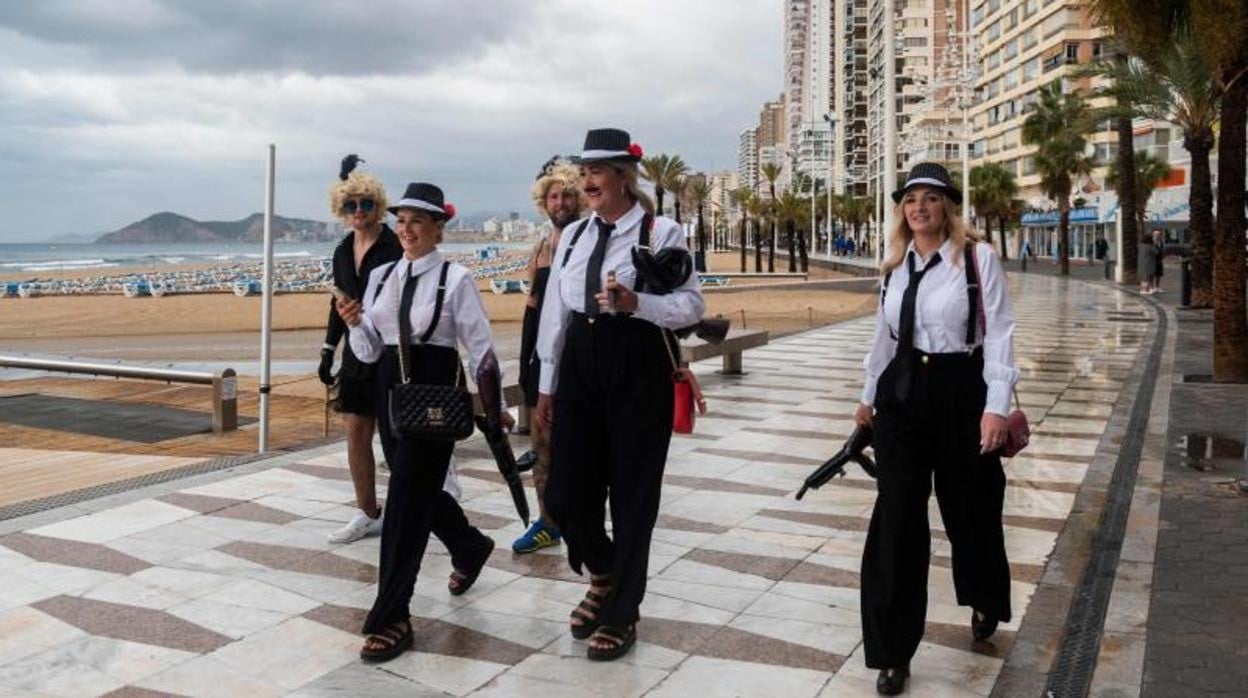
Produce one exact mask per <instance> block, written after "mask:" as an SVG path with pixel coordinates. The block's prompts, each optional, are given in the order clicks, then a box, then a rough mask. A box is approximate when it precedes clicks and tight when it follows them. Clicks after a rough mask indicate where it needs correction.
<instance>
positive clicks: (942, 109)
mask: <svg viewBox="0 0 1248 698" xmlns="http://www.w3.org/2000/svg"><path fill="white" fill-rule="evenodd" d="M966 1H967V0H894V3H893V5H894V7H893V9H894V12H895V13H896V14H895V16H893V17H889V18H886V17H885V16H884V4H885V3H884V0H867V42H866V43H867V45H866V60H867V74H868V89H867V92H868V97H867V104H868V113H869V115H870V116H869V117H868V120H867V144H868V145H867V171H868V176H869V178H870V180H871V182H872V184H871V190H872V191H873V192H877V191H878V189H877V188H876V187H877V186H879V179H880V173H881V172H882V171H883V167H884V162H885V161H884V158H885V157H886V154H885V153H884V152H883V151H884V92H885V90H884V39H885V35H884V32H885V31H892V32H894V37H895V41H894V46H895V49H896V61H897V73H896V75H897V78H896V106H897V134H898V152H895V153H890V154H887V156H888V157H893V158H894V159H895V163H896V166H895V169H896V172H897V173H898V175H899V176H900V175H901V174H904V173H905V171H906V169H907V168H908V167H909V165H910V163H911V162H912V161H917V159H923V160H937V161H942V162H949V163H951V164H956V162H957V161H958V160H959V158H960V157H961V155H960V151H958V143H959V142H960V140H961V133H962V129H961V114H960V111H959V110H958V109H956V108H954V107H953V105H952V104H951V100H950V94H949V93H950V87H949V83H950V81H952V80H955V79H957V78H958V77H960V73H961V58H960V56H961V47H960V46H959V47H958V48H957V50H956V55H950V54H949V51H950V50H951V49H952V47H951V46H950V45H949V39H950V32H951V30H952V32H953V33H954V34H955V39H956V40H957V42H958V43H961V39H960V38H957V36H960V32H961V31H962V29H961V27H962V26H963V25H964V24H965V19H964V18H965V16H966V11H965V5H964V4H963V3H964V2H966ZM916 158H917V159H916ZM883 187H884V190H885V192H889V191H891V190H892V189H893V188H894V187H895V184H894V183H889V182H885V183H883Z"/></svg>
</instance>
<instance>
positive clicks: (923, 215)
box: [854, 163, 1019, 695]
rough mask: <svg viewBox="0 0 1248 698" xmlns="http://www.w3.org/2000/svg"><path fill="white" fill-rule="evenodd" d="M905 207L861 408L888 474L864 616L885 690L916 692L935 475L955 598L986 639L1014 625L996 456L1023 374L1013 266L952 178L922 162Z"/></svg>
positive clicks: (904, 192) (899, 199) (865, 583)
mask: <svg viewBox="0 0 1248 698" xmlns="http://www.w3.org/2000/svg"><path fill="white" fill-rule="evenodd" d="M893 201H894V202H896V203H897V204H898V206H897V209H896V210H897V223H896V226H895V227H894V229H893V232H892V235H891V238H890V241H889V255H888V257H887V259H885V260H884V263H883V265H882V271H883V274H884V280H883V285H882V286H883V288H882V292H881V294H882V295H881V302H880V307H879V310H878V311H877V314H876V327H875V337H874V341H873V342H872V345H871V350H870V353H869V354H868V355H867V357H866V360H865V361H864V364H865V366H866V376H865V380H864V386H863V391H862V400H861V404H860V405H859V406H858V408H857V410H856V411H855V413H854V419H855V421H856V422H857V423H858V424H862V425H868V424H869V425H871V426H872V428H873V431H874V445H875V453H876V459H877V462H878V464H879V469H880V477H879V481H878V482H877V489H878V496H877V497H876V501H875V510H874V512H873V514H872V516H871V526H870V529H869V530H868V533H867V541H866V546H865V548H864V551H863V558H862V623H863V641H864V646H865V651H866V663H867V666H868V667H870V668H872V669H879V670H880V675H879V678H878V679H877V681H876V689H877V691H878V692H879V693H881V694H885V695H896V694H898V693H901V692H902V691H904V690H905V684H906V678H907V677H908V676H909V673H910V669H909V663H910V659H911V657H913V656H914V653H915V651H916V650H917V649H918V645H919V641H920V640H921V639H922V637H923V628H924V622H925V616H926V612H927V571H928V563H929V558H930V551H931V535H930V531H929V528H928V520H927V502H928V497H929V495H930V493H931V490H932V482H933V477H934V480H935V489H936V500H937V502H938V503H939V505H940V512H941V519H942V521H943V523H944V527H945V532H946V533H947V534H948V537H949V541H950V543H951V545H952V548H953V580H954V588H955V590H956V594H957V601H958V604H959V605H963V606H971V607H972V609H973V610H972V619H971V626H972V633H973V636H974V638H975V639H976V640H984V639H987V638H988V636H990V635H991V634H992V633H993V632H994V631H995V630H996V627H997V623H998V622H1008V621H1009V620H1010V568H1009V563H1008V562H1007V561H1006V556H1005V539H1004V535H1003V532H1002V526H1001V510H1002V506H1003V502H1004V493H1005V473H1004V471H1003V470H1002V468H1001V459H1000V457H999V456H998V452H999V450H1000V448H1001V446H1002V445H1004V443H1005V435H1006V422H1005V416H1006V415H1007V414H1008V413H1009V406H1010V393H1011V391H1012V389H1013V386H1014V384H1015V383H1016V382H1017V381H1018V376H1019V373H1018V370H1017V369H1015V368H1014V349H1013V337H1014V314H1013V311H1012V309H1011V308H1010V299H1009V294H1008V289H1007V286H1006V279H1005V274H1004V272H1003V271H1002V268H1001V263H1000V260H999V259H998V258H997V256H996V254H995V253H993V251H992V247H991V246H990V245H987V244H985V243H982V242H975V241H973V240H970V239H968V236H967V232H966V228H965V226H964V224H963V223H962V220H961V218H960V217H959V215H958V208H957V207H958V206H959V205H961V203H962V193H961V192H960V191H958V189H957V188H956V187H954V186H953V184H952V183H951V181H950V178H949V173H948V172H947V171H946V170H945V168H944V167H942V166H940V165H937V164H934V163H920V164H918V165H915V166H914V168H913V169H911V170H910V173H909V175H908V176H907V179H906V184H905V186H904V187H902V188H901V189H899V190H897V191H896V192H894V193H893ZM976 282H978V285H979V288H976V286H975V284H976Z"/></svg>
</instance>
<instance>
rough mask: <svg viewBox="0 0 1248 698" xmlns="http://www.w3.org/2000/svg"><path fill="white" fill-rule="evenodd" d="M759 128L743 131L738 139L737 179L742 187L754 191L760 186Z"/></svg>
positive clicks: (753, 127) (754, 127)
mask: <svg viewBox="0 0 1248 698" xmlns="http://www.w3.org/2000/svg"><path fill="white" fill-rule="evenodd" d="M757 136H758V127H756V126H752V127H750V128H747V129H743V130H742V131H741V135H740V137H739V138H738V139H737V178H738V180H739V181H740V182H741V186H743V187H749V188H750V189H753V188H754V187H755V186H757V185H758V139H757Z"/></svg>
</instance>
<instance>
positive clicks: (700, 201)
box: [689, 177, 711, 271]
mask: <svg viewBox="0 0 1248 698" xmlns="http://www.w3.org/2000/svg"><path fill="white" fill-rule="evenodd" d="M689 198H690V199H692V200H693V204H694V206H696V207H697V209H698V252H700V253H702V260H703V261H702V269H700V270H699V271H706V229H705V228H704V227H703V224H702V213H703V210H704V209H705V208H706V200H707V199H709V198H711V185H710V183H709V182H707V181H706V177H699V178H697V179H696V180H695V181H694V182H693V184H691V185H689Z"/></svg>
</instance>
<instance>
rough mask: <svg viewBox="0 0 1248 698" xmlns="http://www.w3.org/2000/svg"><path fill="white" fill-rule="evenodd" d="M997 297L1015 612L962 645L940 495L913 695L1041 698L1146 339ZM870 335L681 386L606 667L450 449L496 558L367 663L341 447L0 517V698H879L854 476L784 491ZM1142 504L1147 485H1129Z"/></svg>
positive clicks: (471, 448) (771, 353) (1113, 319)
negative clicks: (642, 544)
mask: <svg viewBox="0 0 1248 698" xmlns="http://www.w3.org/2000/svg"><path fill="white" fill-rule="evenodd" d="M1011 283H1012V285H1013V287H1014V297H1015V306H1016V311H1017V314H1018V318H1019V328H1018V335H1017V354H1018V363H1019V367H1020V368H1021V369H1022V371H1023V380H1022V383H1021V384H1020V386H1019V388H1020V396H1021V399H1022V403H1023V406H1024V408H1025V409H1026V410H1027V412H1028V416H1029V417H1030V419H1031V422H1032V424H1033V434H1034V438H1033V440H1032V443H1031V445H1030V446H1029V448H1028V449H1027V450H1026V451H1025V452H1024V453H1023V454H1021V455H1020V456H1018V457H1016V458H1014V459H1013V460H1012V461H1011V462H1009V463H1008V464H1007V467H1006V472H1007V476H1008V478H1009V487H1008V489H1007V493H1006V501H1005V522H1006V543H1007V548H1008V552H1009V557H1010V560H1011V563H1012V567H1013V580H1014V581H1013V596H1014V608H1015V613H1016V617H1015V621H1014V622H1013V623H1011V624H1009V625H1004V626H1002V628H1001V629H1000V630H999V631H998V632H997V634H996V635H995V636H994V637H993V638H992V639H991V640H990V641H988V642H981V643H975V642H973V641H972V639H971V633H970V627H969V616H970V611H969V609H965V608H961V607H958V606H957V605H956V603H955V601H954V598H953V589H952V580H951V577H950V574H949V570H948V568H949V564H950V559H949V555H950V550H949V546H948V542H947V540H946V539H945V537H944V535H943V530H942V527H941V525H940V517H939V513H938V511H937V509H936V504H935V501H934V500H933V501H932V503H931V508H930V518H931V523H932V529H933V569H932V573H931V577H930V582H929V609H928V626H927V633H926V637H925V639H924V642H923V644H922V646H921V647H920V650H919V653H918V655H917V656H916V657H915V660H914V663H913V665H912V670H913V674H914V676H913V678H912V679H911V682H910V688H909V691H910V694H912V695H922V696H935V695H940V696H962V695H988V694H991V693H993V692H994V689H995V690H996V692H997V694H998V695H1026V694H1030V695H1035V693H1034V692H1030V693H1027V692H1023V691H1022V690H1021V689H1022V687H1034V686H1036V685H1041V684H1042V682H1043V678H1044V677H1043V674H1044V673H1045V672H1046V671H1047V667H1048V666H1049V665H1050V664H1051V663H1052V661H1053V659H1054V657H1055V656H1056V655H1057V653H1058V651H1059V647H1060V643H1061V639H1062V631H1063V630H1064V619H1065V616H1066V612H1067V610H1068V607H1069V604H1070V600H1071V597H1072V596H1073V590H1074V588H1075V587H1076V586H1077V584H1078V582H1079V577H1080V574H1081V572H1082V570H1083V569H1084V566H1085V564H1086V562H1087V560H1088V553H1089V550H1090V543H1089V541H1090V540H1091V538H1092V535H1091V533H1090V532H1091V531H1094V530H1095V528H1096V525H1097V522H1098V520H1099V511H1100V507H1102V506H1103V505H1104V502H1105V499H1106V497H1105V495H1104V493H1105V490H1106V487H1107V483H1108V482H1109V477H1108V474H1107V473H1108V469H1107V468H1108V467H1109V466H1110V465H1112V460H1113V455H1114V454H1115V453H1116V452H1117V446H1118V443H1120V442H1121V440H1122V437H1123V434H1124V432H1123V429H1125V426H1126V423H1127V413H1130V412H1131V410H1132V407H1133V404H1134V399H1135V395H1136V393H1135V388H1136V387H1137V386H1138V384H1139V383H1140V379H1141V377H1143V373H1142V369H1143V368H1144V365H1145V364H1146V363H1147V362H1146V361H1145V358H1146V357H1147V356H1149V355H1150V351H1151V349H1152V346H1153V339H1154V334H1155V333H1156V331H1157V327H1158V321H1157V317H1156V313H1155V312H1154V310H1153V309H1152V307H1151V306H1149V305H1148V304H1146V303H1145V302H1144V301H1142V300H1140V299H1139V298H1137V297H1134V296H1132V295H1130V294H1125V293H1120V292H1118V291H1114V290H1111V289H1108V288H1105V287H1100V286H1094V285H1089V284H1083V283H1069V282H1066V281H1061V280H1057V279H1053V278H1049V277H1045V276H1042V275H1027V276H1022V275H1014V276H1013V278H1012V281H1011ZM870 331H871V324H870V320H858V321H852V322H847V323H842V324H839V325H834V326H830V327H825V328H821V329H818V330H813V331H810V332H806V333H802V334H799V335H794V336H791V337H788V338H785V339H783V340H779V341H776V342H773V343H772V344H770V345H768V346H766V347H763V348H761V349H757V350H752V351H749V352H747V353H746V355H745V360H744V364H745V369H746V371H748V374H747V375H745V376H743V377H721V376H719V375H717V374H715V373H714V371H715V369H716V368H718V363H717V362H714V361H712V362H704V363H703V364H700V365H698V366H696V367H695V369H696V370H697V371H698V373H699V375H700V376H701V379H702V382H703V387H704V389H705V391H706V393H707V397H708V400H709V402H710V405H711V410H712V414H711V415H709V416H707V417H706V418H703V419H699V420H698V425H697V430H696V433H695V434H693V435H691V436H685V437H679V436H678V437H676V438H674V440H673V444H672V449H671V456H670V458H669V461H668V468H667V474H666V477H665V486H664V491H663V506H662V510H661V513H660V518H659V522H658V528H657V529H656V531H655V542H654V546H653V549H652V555H651V562H650V575H651V579H650V583H649V590H648V595H647V598H646V601H645V604H644V606H643V608H642V615H643V621H642V623H641V624H640V626H639V629H638V633H639V642H638V646H637V647H636V648H635V649H634V651H633V652H632V653H631V654H630V655H628V656H627V657H626V658H624V659H623V660H621V661H618V662H615V663H612V664H608V665H601V664H597V663H594V664H591V663H590V662H588V661H587V660H586V659H585V658H584V653H585V643H583V642H578V641H574V640H573V639H572V638H571V637H570V635H569V634H568V631H567V614H568V612H569V611H570V610H571V609H572V607H573V606H574V605H575V603H576V602H577V601H578V600H579V599H580V597H581V595H582V594H583V592H584V589H585V587H584V584H583V583H582V582H579V581H578V580H577V579H576V577H575V576H574V575H572V573H571V572H570V571H569V570H568V568H567V565H566V563H565V562H564V560H563V558H562V549H561V548H554V549H548V550H545V551H542V552H541V553H538V554H534V555H529V556H523V557H513V555H512V554H511V552H510V549H509V544H510V542H511V541H512V540H513V539H514V538H515V537H516V536H517V535H518V534H519V533H520V532H521V530H522V526H521V524H520V523H519V522H518V521H517V520H516V517H515V514H514V511H513V510H512V506H511V503H510V501H509V497H508V495H507V493H506V491H505V489H504V488H503V487H502V485H501V482H500V478H499V477H498V475H497V473H496V471H495V467H494V465H493V462H492V461H491V460H490V459H489V458H488V456H487V454H486V450H485V446H484V444H483V443H482V442H481V441H480V439H479V438H475V437H474V439H473V440H470V441H468V442H466V443H465V444H461V445H460V447H459V448H458V449H457V453H458V462H459V471H460V476H461V482H462V484H463V488H464V498H463V502H464V506H465V508H466V509H467V510H468V511H469V514H470V517H471V518H472V519H473V520H474V522H475V523H476V524H477V525H478V526H480V527H481V528H483V529H484V530H485V531H486V532H487V533H488V534H490V535H491V536H493V537H494V538H495V540H496V541H497V542H498V543H499V549H498V550H497V551H496V552H495V554H494V556H493V558H492V559H491V560H490V563H489V566H488V567H487V569H486V570H485V572H484V573H483V574H482V576H481V578H480V579H479V580H478V581H477V583H476V586H474V588H473V589H472V590H471V591H470V592H469V593H468V594H466V595H465V596H463V597H458V598H453V597H451V596H449V595H448V594H447V592H446V589H445V583H446V577H447V574H448V573H449V572H450V565H449V560H448V558H447V557H446V555H445V551H444V550H443V549H442V548H441V547H440V545H439V544H438V543H437V542H436V540H435V541H431V544H430V554H429V555H428V556H427V558H426V561H425V564H424V566H423V569H422V573H421V579H420V581H419V582H418V584H417V589H416V596H415V598H414V599H413V605H412V610H413V613H414V615H415V616H416V628H417V640H416V648H415V650H414V651H412V652H409V653H407V654H405V655H404V656H403V657H401V658H399V659H397V660H395V661H392V662H390V663H388V664H386V665H383V666H381V667H374V666H368V665H364V664H362V663H361V662H360V661H359V659H358V657H357V652H358V650H359V646H360V639H359V637H358V635H357V634H356V633H357V631H358V628H359V626H360V624H361V622H362V619H363V615H364V612H365V609H367V608H368V607H369V606H370V605H371V601H372V598H373V595H374V591H375V585H374V580H375V576H376V564H377V550H378V545H377V540H376V539H369V540H365V541H361V542H357V543H354V544H350V545H346V546H334V545H330V544H328V543H326V542H325V537H326V535H327V534H328V533H329V532H330V531H332V530H334V529H335V528H337V527H338V526H340V525H341V523H342V522H343V521H345V520H347V519H348V518H349V517H350V516H351V514H352V510H351V507H350V502H351V501H352V491H351V485H350V481H349V476H348V474H347V470H346V467H345V457H344V454H343V447H342V446H341V445H340V444H338V445H333V446H329V447H324V448H318V449H314V450H309V451H305V452H300V453H294V454H286V455H282V456H278V457H275V458H272V459H268V460H263V461H258V462H253V463H248V464H246V465H241V466H238V467H236V468H233V469H231V470H228V471H222V472H216V473H211V474H206V475H200V476H196V477H193V478H187V479H183V480H178V481H174V482H168V483H164V484H162V485H159V486H155V487H151V488H147V489H143V490H136V491H133V492H127V493H123V494H120V495H114V496H111V497H109V498H106V499H98V500H92V501H88V502H82V503H79V504H75V505H71V506H67V507H63V508H61V509H56V510H52V511H47V512H43V513H40V514H37V515H34V516H31V517H27V518H24V519H12V520H9V521H0V694H2V695H9V694H13V695H66V696H80V695H114V696H154V695H162V694H165V695H168V694H173V695H247V696H264V695H284V694H293V695H303V696H324V695H343V694H351V695H375V696H387V695H396V696H397V695H403V696H411V695H444V694H449V695H469V694H471V695H499V696H526V695H534V696H538V695H540V696H542V697H543V698H550V697H553V696H579V695H595V694H597V695H610V696H628V695H656V696H687V695H691V694H699V695H706V696H718V695H740V696H753V695H758V696H769V697H773V696H786V697H787V696H818V695H828V696H831V695H837V696H841V695H874V680H875V672H873V671H869V670H867V669H866V667H865V666H864V665H863V660H862V655H861V652H862V648H861V630H860V625H859V615H858V595H859V577H858V569H859V559H860V556H861V551H862V543H863V540H864V538H865V531H866V528H867V523H868V519H869V516H870V511H871V507H872V502H873V500H874V486H873V484H872V481H871V480H869V479H868V478H867V477H866V476H865V475H864V474H863V473H862V472H860V471H858V470H857V469H856V468H853V467H851V470H850V473H849V477H847V478H844V479H840V480H837V481H835V482H834V483H830V484H829V485H827V486H825V487H824V488H823V489H822V490H819V491H815V492H811V493H809V494H808V495H807V496H806V498H805V500H804V501H802V502H797V501H795V500H794V499H793V496H792V495H793V493H794V491H795V490H796V489H797V488H798V486H799V485H800V484H801V482H802V480H803V479H804V478H805V477H806V475H807V474H809V472H810V471H811V470H812V469H813V468H814V467H816V466H817V465H818V464H819V463H820V462H821V461H822V460H823V459H824V458H826V457H827V456H828V455H830V454H831V453H832V452H833V451H834V450H835V449H837V448H838V447H839V446H840V444H841V443H842V442H843V440H844V438H845V437H846V436H847V435H848V434H849V432H850V430H851V428H852V424H851V420H850V415H851V412H852V409H853V406H854V404H855V402H856V400H857V396H858V393H859V389H860V380H861V358H862V355H863V353H864V350H865V345H866V342H867V341H868V337H869V334H870ZM1171 344H1173V342H1171ZM1171 351H1172V348H1171ZM1160 397H1165V398H1167V399H1168V393H1167V395H1165V396H1161V395H1160V394H1159V398H1160ZM1154 410H1156V408H1154ZM1164 421H1165V420H1164V419H1163V420H1162V422H1163V423H1164ZM1163 426H1164V424H1163ZM516 445H517V449H518V450H519V449H521V448H523V440H522V439H516ZM1145 453H1146V454H1147V453H1148V451H1147V447H1146V449H1145ZM383 482H384V478H383ZM1151 482H1152V481H1151V480H1150V479H1149V474H1148V473H1147V472H1144V471H1143V470H1142V471H1141V477H1140V482H1139V484H1138V485H1137V487H1147V486H1149V485H1150V483H1151ZM1137 491H1138V490H1137ZM530 501H532V493H531V491H530ZM1150 501H1155V500H1150ZM1152 517H1153V518H1152V519H1151V520H1150V519H1149V511H1148V509H1147V507H1145V506H1140V507H1138V508H1137V507H1136V506H1132V509H1131V516H1130V517H1129V518H1128V521H1127V527H1126V538H1125V540H1124V541H1123V545H1122V551H1123V552H1122V558H1123V559H1124V560H1127V561H1131V562H1134V561H1135V558H1137V557H1139V558H1143V557H1148V558H1149V559H1151V555H1152V548H1153V547H1154V546H1155V545H1156V530H1157V524H1156V511H1155V508H1154V510H1153V511H1152ZM1144 564H1145V563H1144V562H1140V563H1139V565H1144ZM1147 564H1150V565H1151V563H1147ZM1130 569H1131V571H1132V572H1133V573H1134V572H1139V571H1140V570H1141V569H1144V568H1143V567H1141V566H1136V567H1131V568H1130ZM1148 569H1149V570H1151V567H1149V568H1148ZM1150 578H1151V574H1150ZM1129 582H1130V580H1125V581H1123V582H1122V584H1121V585H1118V584H1115V587H1114V596H1113V597H1111V600H1110V610H1111V618H1114V616H1113V615H1112V612H1113V611H1114V609H1119V610H1121V609H1130V608H1133V607H1132V606H1130V605H1129V602H1130V601H1131V600H1132V599H1133V598H1134V597H1130V596H1123V594H1127V593H1128V592H1129V591H1132V590H1130V589H1128V585H1129ZM1115 603H1117V604H1118V605H1117V606H1115V605H1114V604H1115ZM1124 604H1127V605H1125V606H1124ZM1145 606H1147V604H1145ZM1145 615H1147V608H1145ZM1128 634H1129V633H1128ZM1127 639H1130V638H1127ZM1118 647H1119V645H1114V646H1113V647H1112V648H1109V649H1106V648H1102V656H1103V657H1104V662H1103V664H1102V666H1103V667H1107V668H1119V667H1122V668H1123V669H1122V670H1123V672H1124V675H1126V674H1129V672H1130V671H1132V667H1136V666H1137V665H1136V664H1133V663H1132V662H1133V661H1134V660H1133V659H1132V657H1134V656H1135V655H1129V654H1124V653H1121V652H1116V651H1110V650H1116V649H1117V648H1118ZM1142 656H1143V655H1142V654H1141V655H1140V657H1142ZM1137 668H1138V667H1137ZM1127 678H1128V679H1130V678H1131V677H1130V676H1127ZM1098 680H1099V681H1101V683H1100V684H1098V685H1099V686H1104V687H1108V686H1110V685H1111V683H1113V680H1116V679H1115V677H1111V676H1109V675H1108V674H1106V675H1099V679H1098ZM1134 681H1135V682H1136V685H1137V686H1138V684H1139V682H1140V677H1139V673H1138V671H1137V672H1136V674H1135V675H1134ZM1118 683H1120V684H1121V685H1122V686H1125V687H1127V690H1128V692H1129V686H1130V681H1118ZM1115 685H1116V684H1115ZM1011 687H1019V688H1020V691H1018V692H1015V691H1013V690H1012V688H1011ZM1138 690H1139V689H1138V688H1136V691H1137V692H1138Z"/></svg>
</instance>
